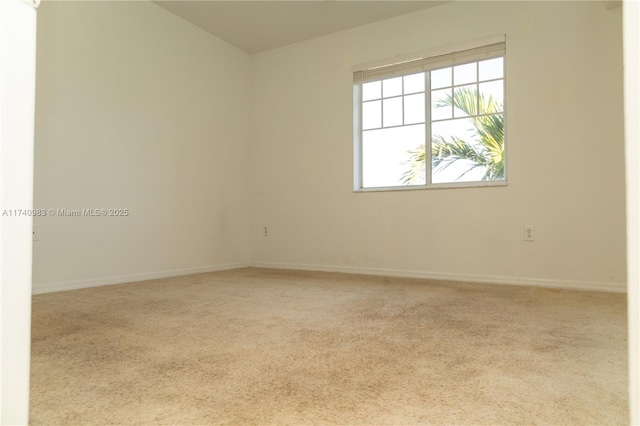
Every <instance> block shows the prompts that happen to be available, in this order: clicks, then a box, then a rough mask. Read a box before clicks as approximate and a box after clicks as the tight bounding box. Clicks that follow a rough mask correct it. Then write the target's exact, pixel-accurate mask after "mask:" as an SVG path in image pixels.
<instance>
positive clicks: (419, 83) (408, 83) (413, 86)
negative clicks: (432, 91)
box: [404, 72, 424, 94]
mask: <svg viewBox="0 0 640 426" xmlns="http://www.w3.org/2000/svg"><path fill="white" fill-rule="evenodd" d="M417 92H424V73H423V72H421V73H419V74H412V75H405V76H404V93H405V94H408V93H417Z"/></svg>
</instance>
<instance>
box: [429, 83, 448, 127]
mask: <svg viewBox="0 0 640 426" xmlns="http://www.w3.org/2000/svg"><path fill="white" fill-rule="evenodd" d="M451 114H452V108H451V89H443V90H434V91H432V92H431V119H432V120H443V119H446V118H451Z"/></svg>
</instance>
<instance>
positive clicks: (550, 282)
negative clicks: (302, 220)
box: [249, 262, 627, 293]
mask: <svg viewBox="0 0 640 426" xmlns="http://www.w3.org/2000/svg"><path fill="white" fill-rule="evenodd" d="M249 266H251V267H254V268H270V269H291V270H303V271H319V272H342V273H348V274H363V275H379V276H388V277H401V278H419V279H431V280H443V281H462V282H473V283H482V284H502V285H519V286H530V287H545V288H558V289H571V290H588V291H605V292H610V293H626V291H627V285H626V284H625V283H619V282H618V283H616V282H601V281H579V280H563V279H547V278H529V277H503V276H490V275H473V274H451V273H446V272H427V271H410V270H403V269H382V268H360V267H351V266H337V265H308V264H297V263H271V262H252V263H251V264H250V265H249Z"/></svg>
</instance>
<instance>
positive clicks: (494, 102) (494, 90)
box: [479, 80, 504, 114]
mask: <svg viewBox="0 0 640 426" xmlns="http://www.w3.org/2000/svg"><path fill="white" fill-rule="evenodd" d="M479 86H480V99H481V100H482V102H480V109H481V111H480V113H481V114H490V113H494V112H502V111H503V110H504V80H495V81H489V82H487V83H480V85H479Z"/></svg>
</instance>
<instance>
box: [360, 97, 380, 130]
mask: <svg viewBox="0 0 640 426" xmlns="http://www.w3.org/2000/svg"><path fill="white" fill-rule="evenodd" d="M378 127H382V101H371V102H364V103H363V104H362V129H363V130H367V129H377V128H378Z"/></svg>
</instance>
